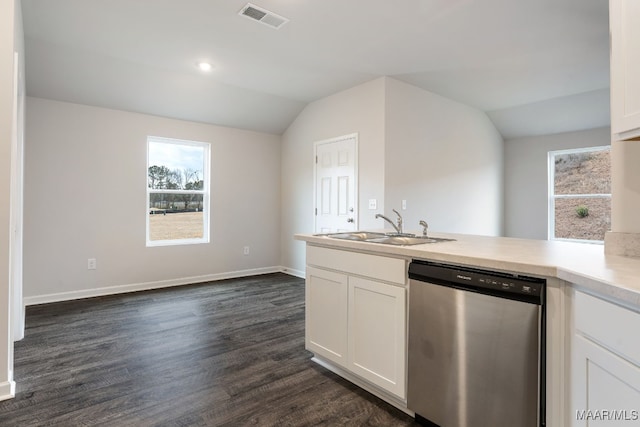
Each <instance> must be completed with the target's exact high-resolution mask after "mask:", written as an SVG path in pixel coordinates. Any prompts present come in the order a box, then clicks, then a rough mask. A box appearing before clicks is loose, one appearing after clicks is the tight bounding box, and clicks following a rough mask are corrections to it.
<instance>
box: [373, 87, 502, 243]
mask: <svg viewBox="0 0 640 427" xmlns="http://www.w3.org/2000/svg"><path fill="white" fill-rule="evenodd" d="M502 145H503V142H502V137H501V136H500V134H499V133H498V131H497V130H496V128H495V127H494V126H493V124H492V123H491V121H490V120H489V118H488V117H487V115H486V114H485V113H483V112H482V111H480V110H477V109H475V108H471V107H468V106H466V105H463V104H460V103H457V102H454V101H451V100H449V99H447V98H443V97H441V96H439V95H436V94H433V93H431V92H428V91H426V90H423V89H420V88H417V87H415V86H412V85H409V84H407V83H404V82H400V81H398V80H395V79H390V78H389V79H387V86H386V134H385V170H386V173H385V196H386V198H385V201H386V206H385V207H386V213H387V214H389V216H391V217H395V215H394V214H393V212H392V211H391V209H392V208H395V209H396V210H398V211H400V213H401V214H402V216H403V218H404V222H405V230H407V231H411V230H414V231H419V230H420V229H421V227H419V225H418V222H419V221H420V220H421V219H424V220H425V221H427V223H428V224H429V229H430V230H431V231H441V232H452V233H467V234H482V235H492V236H497V235H500V234H501V232H502V194H503V189H502V152H503V147H502ZM402 200H406V201H407V209H406V210H405V211H402V210H401V201H402Z"/></svg>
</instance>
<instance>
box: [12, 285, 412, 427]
mask: <svg viewBox="0 0 640 427" xmlns="http://www.w3.org/2000/svg"><path fill="white" fill-rule="evenodd" d="M310 356H311V354H310V353H309V352H307V351H306V350H305V349H304V281H303V280H302V279H298V278H294V277H291V276H288V275H285V274H280V273H276V274H268V275H263V276H255V277H248V278H241V279H231V280H225V281H218V282H211V283H202V284H195V285H190V286H180V287H175V288H168V289H162V290H155V291H146V292H137V293H131V294H123V295H114V296H107V297H100V298H90V299H85V300H78V301H68V302H61V303H54V304H45V305H40V306H32V307H28V308H27V316H26V334H25V338H24V339H23V340H22V341H20V342H18V343H16V345H15V358H14V365H15V371H14V372H15V378H16V381H17V393H16V398H15V399H11V400H7V401H2V402H0V426H20V427H24V426H65V427H66V426H245V425H257V426H312V425H313V426H315V425H327V426H341V425H345V426H360V425H362V426H409V425H416V424H415V423H414V420H413V419H412V418H411V417H409V416H407V415H406V414H404V413H402V412H401V411H399V410H397V409H396V408H393V407H392V406H390V405H388V404H386V403H385V402H383V401H381V400H379V399H378V398H376V397H374V396H372V395H371V394H369V393H367V392H365V391H364V390H362V389H360V388H358V387H356V386H354V385H353V384H351V383H349V382H348V381H346V380H344V379H342V378H340V377H338V376H337V375H335V374H333V373H331V372H329V371H327V370H326V369H324V368H322V367H320V366H318V365H317V364H315V363H313V362H311V360H310Z"/></svg>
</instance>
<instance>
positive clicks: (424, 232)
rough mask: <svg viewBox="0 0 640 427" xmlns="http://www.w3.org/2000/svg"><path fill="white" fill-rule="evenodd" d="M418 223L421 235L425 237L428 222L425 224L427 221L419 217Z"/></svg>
mask: <svg viewBox="0 0 640 427" xmlns="http://www.w3.org/2000/svg"><path fill="white" fill-rule="evenodd" d="M419 224H420V225H421V226H422V235H423V236H424V237H427V228H429V224H427V221H425V220H423V219H421V220H420V222H419Z"/></svg>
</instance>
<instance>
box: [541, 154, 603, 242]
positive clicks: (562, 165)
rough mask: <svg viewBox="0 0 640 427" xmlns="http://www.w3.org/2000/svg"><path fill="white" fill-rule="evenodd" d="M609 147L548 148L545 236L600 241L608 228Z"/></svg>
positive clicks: (553, 238)
mask: <svg viewBox="0 0 640 427" xmlns="http://www.w3.org/2000/svg"><path fill="white" fill-rule="evenodd" d="M609 151H610V150H609V147H594V148H583V149H576V150H562V151H551V152H549V239H551V240H573V241H583V242H584V241H587V242H593V243H598V242H600V243H601V242H603V241H604V234H605V232H606V231H608V230H610V229H611V160H610V156H609Z"/></svg>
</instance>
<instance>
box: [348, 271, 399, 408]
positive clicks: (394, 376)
mask: <svg viewBox="0 0 640 427" xmlns="http://www.w3.org/2000/svg"><path fill="white" fill-rule="evenodd" d="M405 294H406V290H405V288H403V287H400V286H393V285H387V284H384V283H380V282H375V281H372V280H366V279H361V278H356V277H349V352H348V354H349V359H348V362H349V366H348V367H349V370H351V371H352V372H353V373H355V374H357V375H359V376H361V377H362V378H364V379H366V380H368V381H369V382H371V383H373V384H376V385H378V386H380V387H382V388H383V389H385V390H387V391H389V392H391V393H393V394H395V395H396V396H398V397H400V398H401V399H404V397H405V376H406V374H405V369H406V363H405V360H406V297H405Z"/></svg>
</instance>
